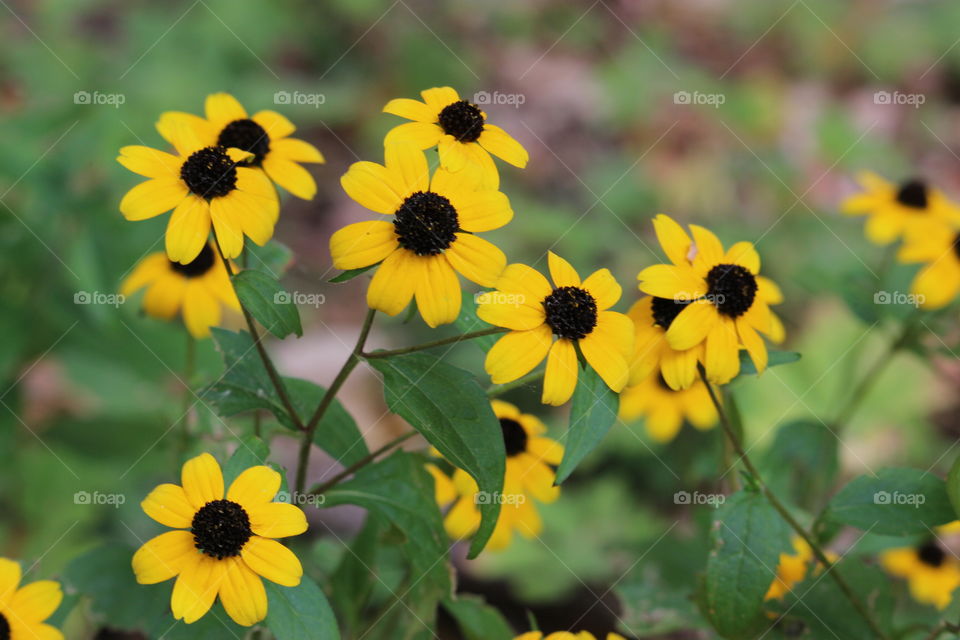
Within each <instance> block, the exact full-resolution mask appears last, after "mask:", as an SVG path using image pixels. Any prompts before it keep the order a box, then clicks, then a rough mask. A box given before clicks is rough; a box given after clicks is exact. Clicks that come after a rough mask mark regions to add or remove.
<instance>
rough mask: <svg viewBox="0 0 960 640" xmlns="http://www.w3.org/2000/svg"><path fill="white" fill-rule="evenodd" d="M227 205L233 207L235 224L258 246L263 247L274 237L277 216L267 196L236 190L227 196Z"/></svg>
mask: <svg viewBox="0 0 960 640" xmlns="http://www.w3.org/2000/svg"><path fill="white" fill-rule="evenodd" d="M227 205H228V206H229V207H230V208H231V209H233V216H232V220H233V223H234V225H236V226H237V227H239V229H240V230H241V232H242V233H243V235H245V236H247V237H248V238H250V239H251V240H253V241H254V242H255V243H256V244H257V245H258V246H261V247H262V246H263V245H265V244H266V243H267V242H268V241H269V240H270V238H272V237H273V225H274V223H275V222H276V217H275V216H274V213H273V211H272V205H269V204H267V200H266V199H265V198H262V197H259V196H255V195H253V194H250V193H246V192H243V191H234V192H233V193H231V194H230V196H229V197H228V198H227Z"/></svg>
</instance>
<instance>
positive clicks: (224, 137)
mask: <svg viewBox="0 0 960 640" xmlns="http://www.w3.org/2000/svg"><path fill="white" fill-rule="evenodd" d="M204 111H205V114H206V118H201V117H199V116H195V115H193V114H191V113H184V112H182V111H168V112H166V113H164V114H163V115H161V116H160V123H159V125H158V127H159V128H160V129H161V130H162V131H168V132H173V131H175V130H176V127H177V126H180V125H181V124H182V125H186V126H188V127H191V128H192V129H193V130H194V131H195V133H196V135H197V137H198V138H199V139H200V141H201V143H202V144H203V145H205V146H208V147H215V146H221V147H226V148H228V149H229V148H236V149H240V150H242V151H247V152H249V153H250V154H252V156H251V157H250V158H249V159H248V160H246V161H245V162H244V165H245V166H252V167H260V168H262V169H263V170H264V172H265V173H266V174H267V176H268V177H269V178H270V180H272V181H273V182H274V183H276V184H278V185H280V186H281V187H283V188H284V189H286V190H287V191H289V192H290V193H292V194H293V195H295V196H297V197H298V198H303V199H304V200H311V199H312V198H313V196H315V195H316V193H317V183H316V181H314V179H313V176H311V175H310V173H309V172H308V171H307V170H306V169H304V168H303V167H302V166H300V164H301V163H306V162H310V163H323V162H324V158H323V154H321V153H320V152H319V151H318V150H317V148H316V147H314V146H313V145H312V144H310V143H308V142H304V141H303V140H298V139H297V138H291V137H289V136H290V135H291V134H292V133H293V132H294V131H296V127H295V126H293V123H291V122H290V121H289V120H287V119H286V118H285V117H284V116H282V115H281V114H279V113H277V112H276V111H271V110H263V111H258V112H257V113H255V114H253V115H252V116H250V115H247V111H246V109H244V108H243V105H241V104H240V103H239V102H238V101H237V99H236V98H234V97H233V96H232V95H230V94H229V93H214V94H211V95H209V96H207V100H206V103H205V105H204Z"/></svg>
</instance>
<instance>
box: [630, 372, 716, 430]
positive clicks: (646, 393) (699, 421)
mask: <svg viewBox="0 0 960 640" xmlns="http://www.w3.org/2000/svg"><path fill="white" fill-rule="evenodd" d="M639 417H643V419H644V425H645V426H646V428H647V433H648V434H650V437H651V438H653V439H654V440H656V441H657V442H670V441H671V440H673V438H674V437H675V436H676V435H677V432H678V431H680V427H681V426H683V421H684V419H686V420H688V421H689V422H690V424H692V425H693V426H694V427H696V428H697V429H700V430H701V431H702V430H706V429H710V428H712V427H713V426H714V425H716V424H717V418H718V416H717V410H716V408H715V407H714V406H713V401H711V400H710V393H709V392H708V391H707V386H706V385H705V384H704V383H703V381H702V380H696V381H695V382H694V383H693V384H692V385H690V387H688V388H686V389H681V390H679V391H674V390H673V389H671V388H670V386H669V385H668V384H667V383H666V381H665V380H664V379H663V376H662V375H660V374H659V373H657V372H656V371H654V372H652V373H650V374H649V375H648V376H647V377H646V378H645V379H644V380H641V381H640V382H638V383H637V384H631V385H630V386H628V387H626V388H625V389H624V390H623V392H621V394H620V419H621V420H636V419H637V418H639Z"/></svg>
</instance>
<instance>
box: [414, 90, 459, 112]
mask: <svg viewBox="0 0 960 640" xmlns="http://www.w3.org/2000/svg"><path fill="white" fill-rule="evenodd" d="M420 96H421V97H422V98H423V101H424V102H426V103H427V104H428V105H430V107H431V108H434V109H436V110H437V112H438V113H439V112H440V110H441V109H443V108H444V107H446V106H448V105H451V104H453V103H454V102H459V101H460V95H459V94H458V93H457V91H456V89H454V88H453V87H433V88H432V89H424V90H423V91H421V92H420Z"/></svg>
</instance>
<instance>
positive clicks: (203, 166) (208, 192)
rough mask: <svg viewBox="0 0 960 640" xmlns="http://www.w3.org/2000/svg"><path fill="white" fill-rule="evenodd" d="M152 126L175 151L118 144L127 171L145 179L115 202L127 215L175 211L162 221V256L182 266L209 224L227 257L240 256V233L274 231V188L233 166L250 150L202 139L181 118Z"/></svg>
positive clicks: (262, 237) (259, 238)
mask: <svg viewBox="0 0 960 640" xmlns="http://www.w3.org/2000/svg"><path fill="white" fill-rule="evenodd" d="M157 129H158V130H159V131H160V134H161V135H162V136H163V137H164V138H165V139H166V140H167V141H168V142H169V143H170V144H172V145H173V146H174V148H175V150H176V155H173V154H170V153H166V152H165V151H159V150H157V149H152V148H150V147H144V146H129V147H123V148H122V149H120V156H119V157H118V158H117V162H119V163H120V164H122V165H123V166H124V167H126V168H127V169H129V170H130V171H133V172H134V173H137V174H140V175H142V176H145V177H147V178H150V179H149V180H147V181H146V182H142V183H140V184H138V185H137V186H135V187H134V188H133V189H131V190H130V191H128V192H127V194H126V195H125V196H123V199H122V200H121V201H120V212H121V213H123V215H124V217H126V219H127V220H146V219H147V218H153V217H155V216H158V215H160V214H161V213H166V212H167V211H170V210H171V209H173V215H171V216H170V221H169V222H168V223H167V232H166V249H167V256H168V257H169V258H170V259H171V260H173V261H174V262H180V263H182V264H187V263H188V262H190V261H192V260H193V259H194V258H196V257H197V255H198V254H199V253H200V251H201V249H203V246H204V245H205V244H206V243H207V239H208V238H209V236H210V227H211V225H212V226H213V230H214V232H215V233H216V237H217V241H218V242H219V243H220V247H221V248H222V249H223V253H224V255H226V257H228V258H236V257H237V256H238V255H240V252H241V251H242V250H243V239H244V236H247V237H249V238H250V239H251V240H253V241H254V242H255V243H257V244H258V245H263V244H265V243H266V242H267V240H269V239H270V238H271V236H273V226H274V224H276V222H277V217H278V216H279V215H280V202H279V200H278V199H277V190H276V189H275V188H274V187H273V184H271V182H270V179H269V178H267V176H266V174H264V173H263V172H262V171H260V170H259V169H255V168H252V167H244V166H241V165H240V164H238V163H242V162H243V161H245V160H247V159H249V158H252V157H253V155H252V154H250V153H248V152H246V151H242V150H240V149H237V148H235V147H231V148H227V147H222V146H211V145H207V144H205V143H204V142H203V141H202V140H201V139H200V138H199V136H198V135H197V134H196V132H195V131H194V128H193V127H189V126H187V125H185V124H183V123H182V122H175V123H172V124H168V126H161V123H158V125H157Z"/></svg>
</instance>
